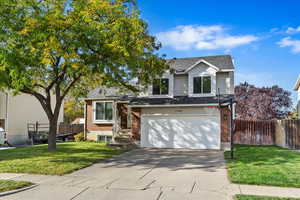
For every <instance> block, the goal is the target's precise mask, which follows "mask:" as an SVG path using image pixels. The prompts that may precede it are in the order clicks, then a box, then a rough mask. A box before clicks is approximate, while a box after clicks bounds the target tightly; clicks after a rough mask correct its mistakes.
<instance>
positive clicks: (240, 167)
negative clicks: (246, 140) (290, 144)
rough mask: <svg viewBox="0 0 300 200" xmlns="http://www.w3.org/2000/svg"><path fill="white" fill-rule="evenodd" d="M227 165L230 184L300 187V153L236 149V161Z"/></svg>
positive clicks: (259, 148)
mask: <svg viewBox="0 0 300 200" xmlns="http://www.w3.org/2000/svg"><path fill="white" fill-rule="evenodd" d="M229 156H230V152H225V157H226V158H229ZM227 165H228V172H229V177H230V180H231V181H232V182H233V183H242V184H256V185H274V186H284V187H300V153H298V152H295V151H293V150H286V149H282V148H279V147H276V146H246V145H237V146H235V159H234V160H230V159H228V162H227Z"/></svg>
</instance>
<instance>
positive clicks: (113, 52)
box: [0, 0, 166, 150]
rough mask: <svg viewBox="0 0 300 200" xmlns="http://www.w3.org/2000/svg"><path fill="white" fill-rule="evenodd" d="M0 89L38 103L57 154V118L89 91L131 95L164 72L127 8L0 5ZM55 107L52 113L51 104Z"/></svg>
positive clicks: (22, 0) (71, 0)
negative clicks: (70, 99) (75, 96)
mask: <svg viewBox="0 0 300 200" xmlns="http://www.w3.org/2000/svg"><path fill="white" fill-rule="evenodd" d="M0 5H1V6H0V87H2V88H5V89H7V90H10V91H13V92H14V93H16V94H17V93H19V92H21V93H26V94H29V95H32V96H34V97H35V98H37V99H38V101H39V102H40V104H41V105H42V107H43V109H44V110H45V112H46V114H47V117H48V120H49V124H50V129H49V138H48V149H49V150H54V149H56V132H57V121H58V116H59V110H60V108H61V106H62V102H63V100H64V98H65V97H66V95H67V94H69V93H70V92H71V93H72V92H78V91H81V92H82V90H86V89H87V88H88V87H86V86H87V85H89V84H95V83H97V84H105V85H109V86H115V87H125V88H128V89H131V90H134V91H136V88H135V87H133V86H131V85H130V84H129V83H130V81H131V80H132V79H137V80H139V82H140V83H141V84H147V83H150V82H151V81H152V78H153V77H155V76H156V75H159V74H161V73H162V72H163V71H164V70H165V69H166V64H165V60H164V59H163V57H162V56H159V55H157V54H155V51H156V50H158V49H159V48H160V45H159V44H158V43H156V41H155V38H154V37H153V36H151V35H149V33H148V30H147V23H146V22H145V21H143V20H142V19H141V18H140V16H139V11H138V8H137V6H136V4H135V2H134V1H133V0H76V1H75V0H0ZM52 95H54V96H55V106H54V108H52V107H51V96H52Z"/></svg>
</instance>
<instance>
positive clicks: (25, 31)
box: [19, 27, 29, 35]
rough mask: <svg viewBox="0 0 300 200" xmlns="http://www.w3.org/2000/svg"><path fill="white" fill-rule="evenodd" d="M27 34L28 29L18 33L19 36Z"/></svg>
mask: <svg viewBox="0 0 300 200" xmlns="http://www.w3.org/2000/svg"><path fill="white" fill-rule="evenodd" d="M28 32H29V30H28V28H26V27H25V28H23V29H22V30H21V31H20V32H19V33H20V34H21V35H26V34H27V33H28Z"/></svg>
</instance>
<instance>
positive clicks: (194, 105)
mask: <svg viewBox="0 0 300 200" xmlns="http://www.w3.org/2000/svg"><path fill="white" fill-rule="evenodd" d="M128 106H129V107H131V108H153V107H159V108H161V107H207V106H219V104H218V103H212V104H157V105H128Z"/></svg>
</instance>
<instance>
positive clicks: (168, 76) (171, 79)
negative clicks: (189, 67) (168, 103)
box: [145, 73, 174, 98]
mask: <svg viewBox="0 0 300 200" xmlns="http://www.w3.org/2000/svg"><path fill="white" fill-rule="evenodd" d="M157 79H168V80H169V88H168V89H169V90H168V94H162V95H157V94H155V95H153V94H152V92H153V90H152V88H153V84H150V85H149V87H148V95H145V96H148V97H151V98H172V97H173V90H174V74H170V73H164V74H163V75H162V76H160V77H157Z"/></svg>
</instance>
